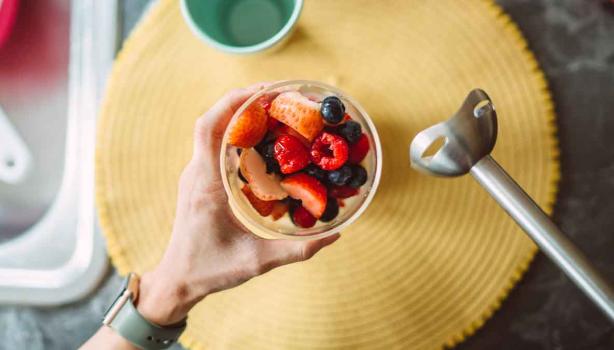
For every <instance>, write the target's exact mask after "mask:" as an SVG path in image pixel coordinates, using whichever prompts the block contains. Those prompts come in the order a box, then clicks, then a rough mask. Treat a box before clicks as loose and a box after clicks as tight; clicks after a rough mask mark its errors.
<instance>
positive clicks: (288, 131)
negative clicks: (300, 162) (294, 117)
mask: <svg viewBox="0 0 614 350" xmlns="http://www.w3.org/2000/svg"><path fill="white" fill-rule="evenodd" d="M273 120H275V121H277V119H273ZM277 123H278V124H279V125H278V126H277V127H276V128H275V129H274V130H273V134H274V135H275V136H281V135H292V136H294V137H296V138H297V139H298V140H299V141H301V143H302V144H303V145H305V146H306V147H311V142H310V141H309V140H307V139H306V138H304V137H303V135H301V134H299V133H298V132H296V131H295V130H294V129H292V128H291V127H289V126H287V125H286V124H282V123H279V122H277Z"/></svg>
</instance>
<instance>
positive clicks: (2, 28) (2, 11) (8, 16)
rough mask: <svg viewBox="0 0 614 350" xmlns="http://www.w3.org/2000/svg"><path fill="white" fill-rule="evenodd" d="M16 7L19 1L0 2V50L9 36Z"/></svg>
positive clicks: (5, 0) (13, 22)
mask: <svg viewBox="0 0 614 350" xmlns="http://www.w3.org/2000/svg"><path fill="white" fill-rule="evenodd" d="M18 7H19V0H0V48H1V47H2V45H4V43H5V42H6V41H7V39H8V38H9V36H10V34H11V30H12V29H13V25H14V24H15V19H16V18H17V8H18Z"/></svg>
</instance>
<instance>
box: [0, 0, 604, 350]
mask: <svg viewBox="0 0 614 350" xmlns="http://www.w3.org/2000/svg"><path fill="white" fill-rule="evenodd" d="M149 2H150V1H148V0H126V1H122V2H121V4H122V10H123V11H122V12H123V23H124V28H123V33H124V35H126V34H127V33H128V32H129V31H130V29H131V28H132V27H133V26H134V24H135V23H136V21H137V20H138V18H139V16H140V14H141V13H142V11H143V10H144V9H145V8H146V6H147V4H148V3H149ZM499 3H500V4H501V5H502V6H503V7H504V8H505V10H506V11H507V12H508V13H509V14H510V15H511V16H512V17H513V18H514V20H515V21H516V22H517V23H518V25H519V27H520V28H521V30H522V31H523V33H524V34H525V36H526V37H527V39H528V41H529V44H530V47H531V48H532V50H533V51H534V52H535V54H536V56H537V58H538V60H539V62H540V64H541V66H542V68H543V69H544V71H545V72H546V75H547V77H548V80H549V82H550V84H551V89H552V93H553V96H554V100H555V103H556V110H557V115H558V127H559V139H560V143H561V151H562V152H561V153H562V157H561V162H562V169H563V178H562V182H561V184H560V193H559V196H558V201H557V205H556V208H555V219H556V221H557V222H558V223H559V224H560V225H561V227H562V228H563V230H564V231H565V232H567V233H568V234H569V235H570V236H571V237H572V238H573V240H574V241H575V242H576V243H577V244H578V245H579V246H580V247H581V248H582V249H583V250H584V251H585V252H586V253H587V254H588V255H589V256H590V258H591V259H592V260H593V261H594V262H595V263H596V265H597V267H598V268H599V269H600V270H601V271H602V272H603V273H604V274H605V275H606V276H607V278H608V279H609V280H610V281H614V234H613V230H614V201H612V200H611V198H614V180H613V179H614V137H613V136H611V133H614V6H611V9H608V8H606V7H605V6H603V5H602V4H603V1H600V0H573V1H572V0H565V1H561V0H500V1H499ZM120 283H121V280H120V278H119V277H118V276H117V275H116V274H115V273H114V272H110V273H109V276H108V277H107V278H106V279H105V282H104V283H103V285H102V286H101V287H100V289H99V290H98V291H97V292H96V293H95V294H94V295H92V296H90V297H89V298H87V299H85V300H83V301H81V302H78V303H75V304H71V305H66V306H62V307H55V308H34V307H19V306H0V339H1V342H0V349H33V350H37V349H74V348H77V347H78V346H79V344H81V343H83V342H84V341H85V339H87V338H88V337H89V336H90V335H91V334H93V333H94V331H95V330H96V329H97V327H98V326H99V323H100V316H101V314H102V313H103V312H104V310H105V309H106V307H107V305H108V304H109V303H110V302H111V301H112V300H113V298H114V297H115V294H116V292H117V289H118V288H119V286H120ZM492 348H497V349H535V350H538V349H539V350H545V349H560V350H575V349H604V350H605V349H614V326H613V325H612V324H610V323H608V321H607V320H606V318H605V317H604V316H602V315H601V313H600V312H599V311H598V310H597V309H596V308H595V307H594V306H593V305H592V304H591V303H590V302H589V301H587V299H586V298H585V297H584V296H583V295H582V294H581V293H580V292H579V291H578V290H577V289H576V288H575V287H574V286H573V285H572V284H571V283H570V282H569V281H568V280H567V279H566V278H565V276H563V275H562V273H560V272H559V271H558V270H557V269H556V268H555V267H554V266H553V265H552V263H550V262H549V261H548V260H547V259H546V258H545V257H544V256H543V255H541V254H539V255H538V256H537V257H536V259H535V261H534V262H533V264H532V266H531V268H530V270H529V272H528V273H527V274H526V276H525V278H524V279H523V280H522V281H521V282H520V283H519V284H518V286H517V287H516V288H515V289H514V290H513V291H512V293H511V295H510V296H509V298H508V299H507V301H506V302H505V303H503V306H502V308H501V309H500V310H499V311H498V312H497V313H496V314H495V315H494V316H493V318H492V319H491V320H490V321H489V322H487V323H486V325H485V326H484V327H483V328H482V329H480V330H479V331H478V332H477V333H476V334H475V335H474V336H472V337H471V338H469V339H468V340H466V341H465V342H464V343H462V344H461V345H460V346H459V349H492ZM175 349H180V347H178V346H176V347H175Z"/></svg>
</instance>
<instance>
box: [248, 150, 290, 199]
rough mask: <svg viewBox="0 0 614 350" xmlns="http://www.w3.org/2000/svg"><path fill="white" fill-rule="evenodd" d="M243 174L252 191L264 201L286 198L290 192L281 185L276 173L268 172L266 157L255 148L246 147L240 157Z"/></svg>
mask: <svg viewBox="0 0 614 350" xmlns="http://www.w3.org/2000/svg"><path fill="white" fill-rule="evenodd" d="M239 162H240V169H241V174H243V176H244V177H245V179H246V180H247V182H248V183H249V186H250V189H251V191H252V192H253V193H254V195H255V196H256V197H258V198H259V199H261V200H263V201H271V200H275V199H284V198H286V197H287V196H288V193H286V191H285V190H284V189H283V188H282V187H281V184H280V182H279V178H278V177H277V175H275V174H267V172H266V163H265V161H264V159H262V157H261V156H260V154H258V152H257V151H256V150H254V149H253V148H247V149H244V150H243V151H242V152H241V158H240V159H239Z"/></svg>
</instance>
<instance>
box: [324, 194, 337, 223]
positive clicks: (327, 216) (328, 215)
mask: <svg viewBox="0 0 614 350" xmlns="http://www.w3.org/2000/svg"><path fill="white" fill-rule="evenodd" d="M337 214H339V203H337V199H336V198H333V197H328V199H327V200H326V209H324V213H322V216H320V221H322V222H329V221H331V220H332V219H334V218H336V217H337Z"/></svg>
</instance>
